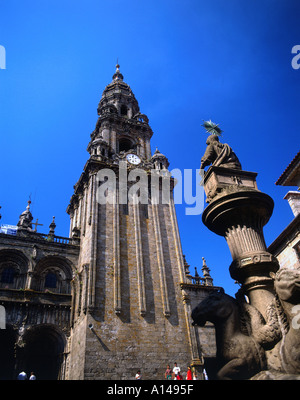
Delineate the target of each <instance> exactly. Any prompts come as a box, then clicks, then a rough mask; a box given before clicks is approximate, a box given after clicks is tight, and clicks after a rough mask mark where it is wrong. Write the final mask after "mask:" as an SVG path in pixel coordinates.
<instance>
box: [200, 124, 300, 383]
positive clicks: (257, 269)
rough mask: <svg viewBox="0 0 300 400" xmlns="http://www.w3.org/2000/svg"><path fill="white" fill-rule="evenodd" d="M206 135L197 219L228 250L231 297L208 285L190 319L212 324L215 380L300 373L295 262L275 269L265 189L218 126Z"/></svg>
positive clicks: (299, 276)
mask: <svg viewBox="0 0 300 400" xmlns="http://www.w3.org/2000/svg"><path fill="white" fill-rule="evenodd" d="M203 126H204V127H205V129H206V131H207V132H208V133H209V134H210V136H209V137H208V139H207V141H206V144H207V148H206V151H205V153H204V155H203V157H202V159H201V169H203V168H204V167H205V166H208V165H211V167H210V168H209V169H208V171H207V172H206V173H205V175H204V180H203V182H204V189H205V192H206V195H207V198H208V200H209V201H207V202H208V203H209V205H208V206H207V207H206V208H205V209H204V211H203V214H202V221H203V223H204V225H205V226H206V227H207V228H209V229H210V230H211V231H212V232H214V233H216V234H218V235H220V236H223V237H224V238H225V240H226V241H227V244H228V247H229V249H230V252H231V255H232V259H233V260H232V263H231V265H230V266H229V272H230V275H231V277H232V278H233V279H234V280H235V281H236V282H237V283H239V285H240V289H239V291H238V292H237V293H236V295H235V298H233V297H231V296H229V295H227V294H225V293H224V291H222V290H221V291H219V292H216V291H213V292H212V293H211V294H210V295H208V296H207V297H206V298H205V299H204V300H202V301H201V302H200V303H199V305H198V306H197V307H195V308H194V310H193V311H192V319H193V321H194V325H199V326H203V325H204V324H205V323H206V321H210V322H212V323H213V324H214V325H215V329H216V345H217V361H218V362H219V364H220V368H219V370H218V373H217V377H218V378H219V379H264V380H278V379H296V380H300V269H298V268H297V265H295V267H294V269H287V268H280V266H279V263H278V260H277V259H276V258H275V257H274V256H273V255H272V254H271V253H269V251H268V249H267V247H266V244H265V240H264V235H263V226H264V225H265V224H266V223H267V222H268V220H269V218H270V217H271V215H272V212H273V206H274V202H273V200H272V198H271V197H270V196H268V195H267V194H265V193H263V192H261V191H260V190H258V189H257V184H256V179H255V178H256V175H257V174H256V173H254V172H249V171H243V170H242V168H241V164H240V162H239V160H238V158H237V156H236V155H235V153H234V152H233V150H232V149H231V147H230V146H229V145H228V144H222V143H220V142H219V136H220V135H221V132H222V131H221V129H220V128H219V126H218V125H217V124H214V123H213V122H212V121H207V122H205V123H204V125H203Z"/></svg>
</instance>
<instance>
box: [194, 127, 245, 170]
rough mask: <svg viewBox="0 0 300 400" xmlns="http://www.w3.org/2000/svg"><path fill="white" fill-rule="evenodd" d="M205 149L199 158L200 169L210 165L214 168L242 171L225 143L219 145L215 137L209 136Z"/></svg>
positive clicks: (234, 155)
mask: <svg viewBox="0 0 300 400" xmlns="http://www.w3.org/2000/svg"><path fill="white" fill-rule="evenodd" d="M206 144H207V148H206V151H205V153H204V155H203V157H202V158H201V166H200V169H203V168H204V167H206V166H207V165H210V164H212V165H213V166H216V167H225V168H233V169H242V167H241V163H240V161H239V159H238V158H237V156H236V154H235V153H234V151H233V150H232V148H231V147H230V146H229V145H228V144H227V143H220V141H219V137H218V136H217V135H210V136H209V137H208V138H207V140H206Z"/></svg>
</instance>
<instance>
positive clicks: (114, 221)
mask: <svg viewBox="0 0 300 400" xmlns="http://www.w3.org/2000/svg"><path fill="white" fill-rule="evenodd" d="M97 111H98V116H99V117H98V120H97V123H96V126H95V130H94V131H93V132H92V134H91V138H90V142H89V144H88V147H87V150H88V152H89V155H90V156H89V159H88V161H87V162H86V164H85V166H84V168H83V172H82V174H81V176H80V178H79V180H78V182H77V183H76V185H75V186H74V194H73V195H72V197H71V199H70V204H69V205H68V208H67V212H68V214H69V216H70V233H69V237H59V236H56V235H55V219H54V218H53V221H52V223H51V224H50V227H49V233H47V234H45V233H44V234H43V233H39V232H37V229H36V228H37V224H36V225H35V228H34V229H33V227H34V224H33V222H32V221H33V216H32V214H31V210H30V201H29V202H28V205H27V208H26V210H25V211H24V212H23V213H22V214H21V215H20V217H19V222H18V224H17V229H15V230H14V229H12V228H11V227H6V228H5V226H3V228H2V231H1V233H0V306H1V307H2V308H1V310H2V314H3V312H4V313H5V327H4V326H2V327H1V328H2V329H1V330H0V335H1V342H0V354H1V365H0V378H1V379H2V378H3V379H15V378H16V376H17V374H18V373H19V372H20V371H21V370H25V371H26V372H27V373H30V372H31V371H34V372H35V374H36V375H37V378H39V379H66V380H75V379H76V380H84V379H132V378H133V377H134V376H135V374H136V372H137V370H138V369H139V370H141V372H142V375H143V379H163V377H164V371H165V369H166V366H167V365H168V364H170V365H171V367H172V366H173V363H174V362H175V361H176V362H177V364H178V365H179V366H180V367H181V369H182V370H183V371H185V370H186V369H187V366H189V365H190V366H192V369H193V371H194V372H195V373H196V374H198V377H199V378H201V371H202V368H203V365H204V363H205V367H206V369H208V370H209V368H210V362H213V360H214V356H215V339H214V328H213V326H212V325H210V324H208V325H206V326H205V327H203V328H200V327H196V326H193V325H192V319H191V311H192V309H193V307H195V306H196V305H197V304H198V303H199V301H201V300H202V299H203V298H204V297H206V296H207V295H208V294H209V293H210V292H211V291H213V290H217V289H218V288H217V287H215V286H214V285H213V281H212V278H211V276H210V271H209V269H208V267H207V266H206V262H205V260H204V259H203V266H202V271H203V276H202V277H200V276H199V275H198V273H197V271H196V272H195V274H194V275H193V276H192V275H191V273H190V271H189V265H188V264H187V262H186V260H185V256H184V255H183V252H182V248H181V241H180V234H179V229H178V225H177V218H176V211H175V205H174V199H173V187H174V182H173V179H172V177H170V174H169V173H168V172H169V171H168V166H169V162H168V159H167V157H166V156H164V155H163V154H162V153H160V152H159V151H158V150H156V151H155V152H154V153H153V154H152V152H151V146H150V141H151V137H152V135H153V132H152V130H151V128H150V125H149V120H148V118H147V116H146V115H144V114H142V113H141V112H140V108H139V105H138V102H137V100H136V98H135V96H134V94H133V92H132V90H131V88H130V86H129V85H128V84H126V83H125V82H124V80H123V75H122V74H121V72H120V69H119V65H117V69H116V72H115V74H114V75H113V78H112V82H111V83H110V84H108V85H107V86H106V88H105V89H104V92H103V94H102V97H101V100H100V102H99V105H98V110H97ZM121 166H122V168H121ZM141 172H142V173H143V177H141V176H140V175H141ZM99 173H100V175H101V178H99V176H100V175H99ZM110 173H111V174H112V176H113V183H114V185H113V186H112V187H111V186H109V185H108V180H109V179H108V178H110ZM105 174H107V175H105ZM121 174H122V176H121ZM124 177H125V181H126V185H125V186H124V185H123V183H122V178H124ZM129 177H131V178H132V177H135V179H136V181H134V180H133V179H129ZM137 177H139V178H140V180H142V178H143V179H144V189H145V187H146V191H145V190H144V193H143V194H144V197H143V199H144V201H141V197H142V196H141V187H140V188H139V189H138V190H135V191H134V185H136V182H137V181H138V179H137ZM153 177H155V179H156V180H155V182H156V183H157V185H156V189H157V190H156V196H153V195H151V193H152V192H151V189H153ZM151 178H152V180H151ZM145 180H146V181H145ZM165 181H167V182H168V184H169V186H165V185H164V182H165ZM101 185H104V186H101ZM105 185H106V186H105ZM101 187H105V188H106V190H105V191H103V193H104V197H105V196H107V198H108V197H109V196H108V195H109V194H110V200H112V201H101V199H99V190H100V189H101ZM165 187H167V188H168V196H167V197H168V201H162V198H163V188H165ZM132 193H133V194H132ZM154 197H155V201H154ZM145 198H146V201H145ZM102 200H103V199H102ZM3 328H5V329H3Z"/></svg>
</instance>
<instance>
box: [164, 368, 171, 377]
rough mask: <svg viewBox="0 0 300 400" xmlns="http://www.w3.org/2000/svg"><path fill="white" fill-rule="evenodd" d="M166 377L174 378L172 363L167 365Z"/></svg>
mask: <svg viewBox="0 0 300 400" xmlns="http://www.w3.org/2000/svg"><path fill="white" fill-rule="evenodd" d="M165 378H166V379H172V370H171V368H170V365H167V369H166V371H165Z"/></svg>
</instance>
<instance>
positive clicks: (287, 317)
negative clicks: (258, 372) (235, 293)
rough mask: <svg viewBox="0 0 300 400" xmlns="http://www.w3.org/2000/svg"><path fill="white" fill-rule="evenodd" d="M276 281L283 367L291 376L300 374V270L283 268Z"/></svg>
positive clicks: (273, 276) (276, 275)
mask: <svg viewBox="0 0 300 400" xmlns="http://www.w3.org/2000/svg"><path fill="white" fill-rule="evenodd" d="M270 275H271V277H272V278H273V279H274V288H275V291H276V295H277V296H276V297H277V299H276V300H277V306H278V320H279V326H280V328H281V331H282V340H281V343H280V358H281V366H282V368H283V370H284V372H286V373H289V374H299V373H300V325H299V323H298V322H299V316H298V317H297V314H299V313H300V306H299V304H300V270H299V269H288V268H281V269H280V270H279V271H278V272H277V273H276V274H274V273H270Z"/></svg>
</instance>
